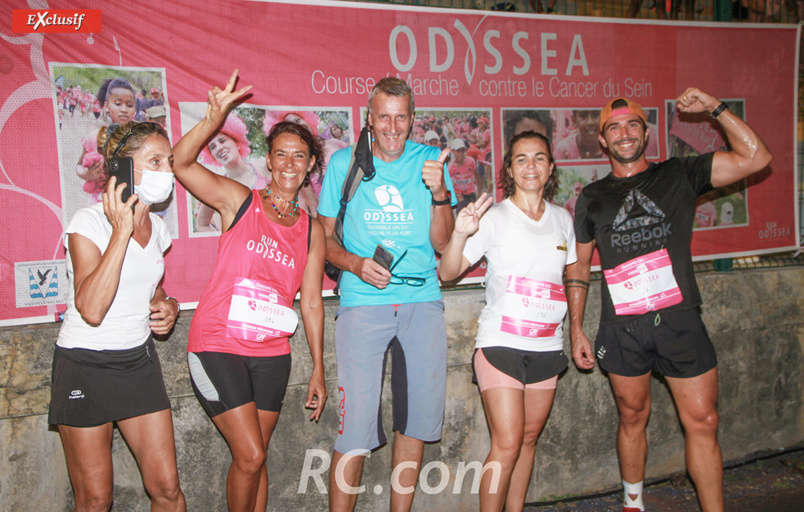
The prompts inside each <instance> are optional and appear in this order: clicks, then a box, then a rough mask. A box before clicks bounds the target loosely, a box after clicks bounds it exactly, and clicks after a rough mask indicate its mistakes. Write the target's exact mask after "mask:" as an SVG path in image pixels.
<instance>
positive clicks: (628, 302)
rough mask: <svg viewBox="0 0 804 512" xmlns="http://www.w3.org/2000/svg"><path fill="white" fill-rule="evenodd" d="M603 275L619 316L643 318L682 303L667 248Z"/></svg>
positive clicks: (619, 266)
mask: <svg viewBox="0 0 804 512" xmlns="http://www.w3.org/2000/svg"><path fill="white" fill-rule="evenodd" d="M603 274H604V275H605V276H606V285H607V286H608V288H609V294H611V301H612V302H613V303H614V312H615V313H616V314H617V315H641V314H643V313H647V312H649V311H655V310H657V309H663V308H666V307H668V306H673V305H675V304H678V303H680V302H681V300H682V297H681V290H680V289H679V288H678V283H676V278H675V276H674V275H673V263H672V262H671V261H670V255H669V254H668V253H667V249H661V250H659V251H654V252H652V253H650V254H646V255H644V256H640V257H639V258H634V259H633V260H631V261H626V262H625V263H623V264H622V265H618V266H617V267H615V268H613V269H611V270H604V271H603Z"/></svg>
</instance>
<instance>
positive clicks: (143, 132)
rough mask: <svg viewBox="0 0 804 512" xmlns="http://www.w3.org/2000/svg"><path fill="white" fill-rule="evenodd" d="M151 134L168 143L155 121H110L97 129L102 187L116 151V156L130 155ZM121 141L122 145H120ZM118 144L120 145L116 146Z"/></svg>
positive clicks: (106, 180) (107, 178)
mask: <svg viewBox="0 0 804 512" xmlns="http://www.w3.org/2000/svg"><path fill="white" fill-rule="evenodd" d="M152 135H159V136H162V137H164V138H165V140H167V141H168V143H170V138H169V137H168V135H167V133H166V132H165V129H164V128H162V127H161V126H159V125H158V124H156V123H137V122H134V121H129V122H128V123H126V124H123V125H120V124H116V123H112V124H110V125H109V126H104V127H103V128H101V129H100V130H98V136H97V140H96V142H97V146H98V152H99V153H100V154H101V155H102V156H103V179H102V180H101V183H102V185H103V188H106V185H107V184H108V182H109V159H110V158H112V157H113V156H114V154H115V152H117V156H118V157H125V156H131V155H132V154H134V153H135V152H137V151H138V150H139V149H140V148H141V147H142V145H143V144H144V143H145V139H147V138H148V137H151V136H152ZM121 143H122V146H121ZM118 146H120V147H119V148H118Z"/></svg>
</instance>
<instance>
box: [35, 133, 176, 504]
mask: <svg viewBox="0 0 804 512" xmlns="http://www.w3.org/2000/svg"><path fill="white" fill-rule="evenodd" d="M98 147H100V148H103V150H104V151H103V153H104V154H103V156H104V162H105V164H104V172H105V174H106V176H107V177H108V175H109V170H108V166H109V162H110V161H113V160H112V158H113V157H115V156H117V157H130V158H131V159H132V162H133V167H134V169H135V172H134V173H133V174H134V176H133V179H134V192H135V194H134V195H132V196H131V197H130V198H129V199H128V201H126V202H125V203H124V202H123V201H122V199H121V194H122V191H123V188H124V187H125V185H123V184H121V185H117V183H116V180H115V178H109V180H108V184H107V186H106V192H105V193H104V194H103V202H102V203H98V204H96V205H94V206H90V207H88V208H84V209H82V210H79V211H78V212H77V213H76V214H75V216H74V217H73V218H72V220H71V221H70V224H69V225H68V227H67V230H66V232H65V235H64V239H65V245H66V246H67V269H68V270H67V278H68V281H69V292H68V296H67V312H66V313H65V317H64V324H63V325H62V328H61V331H60V332H59V339H58V341H57V342H56V353H55V355H54V358H53V379H52V385H51V402H50V411H49V415H48V422H49V423H51V424H55V425H58V428H59V434H60V435H61V440H62V443H63V445H64V454H65V458H66V460H67V469H68V470H69V473H70V480H71V482H72V485H73V489H74V491H75V503H76V510H108V509H109V508H110V507H111V504H112V487H113V485H112V484H113V475H112V455H111V440H112V427H113V422H117V426H118V428H119V429H120V432H121V434H123V437H124V438H125V440H126V442H127V443H128V446H129V448H130V449H131V451H132V453H133V454H134V457H135V459H136V460H137V464H138V465H139V467H140V471H141V473H142V480H143V483H144V484H145V489H146V490H147V491H148V494H149V495H150V496H151V510H166V511H167V510H171V511H182V510H185V508H186V507H185V502H184V495H183V494H182V492H181V489H180V487H179V478H178V472H177V469H176V452H175V446H174V441H173V421H172V419H171V415H170V401H169V400H168V396H167V392H166V390H165V383H164V380H163V378H162V370H161V366H160V363H159V356H158V355H157V353H156V350H155V346H154V342H153V339H152V334H157V335H165V334H167V333H169V332H170V330H171V329H172V328H173V324H174V323H175V321H176V316H177V315H178V312H179V303H178V301H177V300H176V299H175V298H172V297H168V296H167V294H166V293H165V290H164V289H163V288H162V285H161V281H162V276H163V274H164V267H165V264H164V255H163V253H164V252H165V251H166V250H167V248H168V247H169V246H170V243H171V240H170V234H169V233H168V230H167V227H166V226H165V223H164V222H163V221H162V219H161V218H159V217H158V216H156V215H155V214H153V213H150V205H151V204H154V203H159V202H162V201H164V200H166V199H167V198H168V197H169V196H170V192H171V191H172V190H173V172H172V169H171V167H172V161H173V155H172V150H171V147H170V141H169V140H168V137H167V134H166V133H165V132H164V130H163V129H162V128H161V127H159V125H157V124H154V123H141V124H135V123H133V122H129V123H126V124H125V125H123V126H119V125H111V126H109V127H108V128H101V130H100V132H99V133H98Z"/></svg>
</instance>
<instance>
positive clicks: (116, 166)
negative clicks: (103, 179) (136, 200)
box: [109, 156, 134, 203]
mask: <svg viewBox="0 0 804 512" xmlns="http://www.w3.org/2000/svg"><path fill="white" fill-rule="evenodd" d="M112 176H114V177H115V178H117V185H120V184H121V183H125V184H126V188H124V189H123V195H122V200H123V202H124V203H125V202H126V201H128V198H129V197H131V194H132V193H133V190H134V161H133V160H132V159H131V157H129V156H119V157H115V158H111V159H109V177H112ZM117 185H115V188H117Z"/></svg>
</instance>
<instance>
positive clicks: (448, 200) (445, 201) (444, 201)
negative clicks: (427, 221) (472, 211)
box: [433, 190, 452, 206]
mask: <svg viewBox="0 0 804 512" xmlns="http://www.w3.org/2000/svg"><path fill="white" fill-rule="evenodd" d="M451 203H452V192H450V191H449V190H447V197H446V198H445V199H442V200H441V201H436V198H435V197H433V206H444V205H445V204H451Z"/></svg>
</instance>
